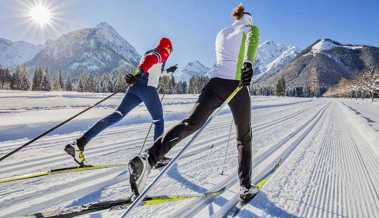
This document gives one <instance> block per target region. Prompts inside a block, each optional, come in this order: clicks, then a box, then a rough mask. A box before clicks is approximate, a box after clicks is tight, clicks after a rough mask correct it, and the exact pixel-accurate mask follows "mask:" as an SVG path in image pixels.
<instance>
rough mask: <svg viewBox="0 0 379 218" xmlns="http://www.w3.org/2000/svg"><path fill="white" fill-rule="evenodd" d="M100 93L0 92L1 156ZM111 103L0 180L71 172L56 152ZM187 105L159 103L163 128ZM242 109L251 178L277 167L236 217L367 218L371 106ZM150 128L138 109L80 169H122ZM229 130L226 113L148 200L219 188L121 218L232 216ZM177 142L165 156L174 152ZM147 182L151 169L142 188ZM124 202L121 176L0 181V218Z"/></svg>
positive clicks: (110, 172) (372, 159) (91, 149)
mask: <svg viewBox="0 0 379 218" xmlns="http://www.w3.org/2000/svg"><path fill="white" fill-rule="evenodd" d="M106 95H107V94H93V93H69V92H66V93H65V92H50V93H43V92H15V91H0V154H1V156H2V155H4V154H5V153H7V152H9V151H11V150H12V149H14V148H16V147H17V146H20V145H22V144H23V143H25V142H26V141H27V140H28V139H31V138H33V137H34V136H36V135H38V134H39V133H41V132H42V131H43V130H46V129H48V128H49V127H52V126H54V125H56V124H57V123H59V122H61V121H63V120H64V119H65V118H67V117H69V116H70V115H73V114H75V113H77V112H79V111H80V110H83V109H84V108H85V107H87V106H90V105H91V104H93V103H95V102H96V101H98V100H100V99H101V98H102V97H105V96H106ZM121 97H122V95H121V94H120V95H117V96H115V97H114V98H112V99H110V100H109V101H107V102H105V103H104V104H102V105H100V106H99V107H97V108H95V109H93V110H91V111H90V112H88V113H87V114H85V115H83V116H81V117H79V118H78V119H76V120H75V121H73V122H72V123H69V124H67V125H65V126H64V127H62V128H61V129H59V130H57V131H55V132H53V133H52V134H50V135H49V136H47V137H44V138H42V139H41V140H39V141H37V142H35V143H34V144H32V145H31V146H29V147H27V148H25V149H23V150H22V151H21V152H19V153H17V154H16V155H14V156H12V157H10V158H9V159H6V160H4V161H2V162H0V178H4V177H8V176H13V175H22V174H25V173H32V172H36V171H40V170H47V169H51V168H55V167H63V166H72V165H73V164H74V163H73V161H72V160H71V159H70V158H69V157H68V156H66V155H65V154H64V152H63V147H64V145H65V144H66V143H68V142H70V141H72V140H73V139H75V137H77V136H78V135H79V134H80V133H81V132H82V131H83V130H85V129H86V128H88V127H89V126H90V125H91V124H92V123H93V122H94V121H96V120H97V119H99V118H101V117H103V116H104V115H106V114H108V113H110V112H112V110H113V109H114V108H115V107H116V106H117V104H118V102H119V101H120V99H121ZM196 98H197V96H193V95H183V96H180V95H176V96H175V95H173V96H166V97H165V99H164V102H163V105H164V112H165V117H166V129H168V128H170V126H172V125H174V124H175V123H177V122H178V121H180V120H181V119H183V118H185V116H186V114H188V112H190V110H191V107H192V105H193V104H194V103H195V101H196ZM252 102H253V105H252V113H253V120H252V127H253V146H254V163H253V165H254V170H253V175H254V178H259V177H260V176H262V175H263V174H265V173H266V172H267V171H269V170H270V169H271V167H272V166H273V164H275V163H276V162H277V161H278V160H279V159H280V160H281V161H282V164H281V166H280V167H279V169H278V170H277V171H276V172H275V173H274V175H273V176H272V177H271V179H270V180H269V182H268V183H267V184H266V185H265V186H264V188H263V191H262V192H261V193H259V194H258V196H257V197H256V198H255V199H254V200H252V201H251V202H250V203H249V204H248V205H246V206H245V207H244V208H243V209H242V210H241V211H240V213H239V214H238V215H237V217H244V218H246V217H315V218H316V217H317V218H318V217H359V218H360V217H370V218H375V217H379V104H378V103H373V104H372V103H371V102H369V101H361V100H360V101H358V102H357V101H355V100H347V99H316V98H314V99H305V98H304V99H302V98H283V97H259V96H258V97H252ZM150 121H151V120H150V117H149V115H148V113H147V111H146V110H145V108H144V106H139V107H138V108H137V109H135V110H134V111H133V112H132V113H131V114H129V115H128V117H127V118H126V119H125V120H124V121H122V122H120V123H119V124H117V125H116V126H114V127H112V128H109V129H108V130H106V131H105V132H103V133H102V134H101V135H99V136H98V137H97V138H96V139H95V140H93V141H92V142H91V143H90V144H89V146H88V149H87V152H86V153H87V159H88V160H89V163H91V164H126V163H127V162H128V160H129V159H130V158H132V157H133V156H134V155H136V154H137V153H138V152H139V150H140V146H141V145H142V142H143V140H144V137H145V135H146V133H147V129H148V127H149V125H150ZM231 121H232V117H231V114H230V111H229V110H228V109H227V108H226V109H224V110H223V111H222V112H221V113H220V114H219V115H218V116H217V117H216V119H214V120H213V122H212V123H211V124H210V125H209V126H208V127H207V128H206V129H205V130H204V132H203V133H202V134H201V135H200V137H199V138H198V140H196V141H195V143H194V144H193V145H192V146H191V147H190V148H189V150H187V151H186V152H185V153H184V155H183V157H182V158H180V159H179V160H178V161H177V163H176V164H175V165H174V167H173V168H172V169H171V170H170V171H169V172H168V174H167V175H165V176H164V177H163V178H162V179H161V180H160V182H159V183H158V184H157V185H156V186H155V187H154V188H153V190H152V191H151V192H150V193H149V194H150V195H155V194H165V195H170V194H174V195H178V194H180V195H182V194H183V195H186V194H197V193H204V192H207V191H212V190H217V189H218V188H219V187H222V186H226V187H227V190H226V191H225V192H224V193H223V194H221V195H220V196H218V197H208V198H205V197H203V198H197V199H193V200H187V201H180V202H172V203H167V204H161V205H156V206H142V207H138V208H136V209H135V210H134V211H133V213H132V214H131V216H130V217H223V216H224V215H225V213H226V212H227V211H228V209H230V208H233V206H234V205H235V203H236V202H237V201H236V200H237V197H238V191H239V185H238V178H237V175H236V170H237V151H236V148H235V135H234V129H233V134H232V137H231V140H232V141H231V146H230V147H229V149H228V150H227V151H226V146H227V144H228V143H227V141H228V133H229V129H230V125H231ZM151 138H152V136H150V137H149V141H148V145H149V146H150V145H151V140H152V139H151ZM185 141H187V140H185ZM185 141H184V142H183V143H180V144H179V145H178V146H176V147H175V148H174V149H172V150H171V151H170V153H169V155H168V156H173V155H175V154H176V153H177V152H178V151H179V149H180V148H181V147H182V146H183V145H184V144H185ZM225 152H227V153H226V154H227V158H226V162H225V163H224V155H225ZM222 170H223V171H224V174H223V175H220V172H221V171H222ZM158 173H159V171H158V170H153V171H152V174H151V176H150V179H152V178H153V177H154V176H156V175H157V174H158ZM129 195H130V188H129V184H128V172H127V170H126V167H119V168H112V169H102V170H96V171H87V172H80V173H70V174H60V175H54V176H49V177H40V178H34V179H29V180H24V181H18V182H11V183H4V184H0V217H22V216H23V215H28V214H33V213H35V212H38V211H41V210H52V209H58V208H64V207H70V206H74V205H81V204H85V203H91V202H97V201H101V200H111V199H119V198H125V197H128V196H129ZM121 213H122V211H121V210H111V211H103V212H97V213H93V214H91V215H87V216H83V217H119V216H120V214H121Z"/></svg>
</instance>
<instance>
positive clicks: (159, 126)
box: [65, 38, 177, 165]
mask: <svg viewBox="0 0 379 218" xmlns="http://www.w3.org/2000/svg"><path fill="white" fill-rule="evenodd" d="M172 51H173V47H172V43H171V41H170V39H168V38H161V39H160V41H159V44H158V46H157V47H156V48H154V49H152V50H149V51H147V52H146V53H145V55H144V56H143V57H142V59H141V61H140V64H139V65H138V67H137V72H136V74H132V73H129V74H127V75H126V76H125V80H126V82H127V83H128V84H130V88H129V89H128V91H127V92H126V94H125V96H124V98H123V100H122V102H121V104H120V105H119V106H118V107H117V109H116V110H115V111H114V112H113V113H112V114H110V115H108V116H107V117H105V118H103V119H101V120H99V121H98V122H97V123H96V124H95V125H93V126H92V127H91V128H90V129H89V130H87V131H86V132H85V133H84V134H83V135H82V136H81V137H79V138H78V139H76V140H75V141H74V142H73V143H70V144H68V145H66V147H65V151H66V153H68V154H69V155H70V156H72V157H73V158H74V159H75V161H76V162H78V163H80V164H81V165H83V164H84V161H85V157H84V148H85V146H86V145H87V143H88V142H89V141H90V140H91V139H93V138H94V137H95V136H96V135H97V134H99V133H100V132H101V131H103V130H104V129H106V128H108V127H109V126H111V125H113V124H115V123H117V122H118V121H120V120H121V119H122V118H124V117H125V116H126V115H127V114H128V113H129V112H130V111H131V110H132V109H134V108H135V107H136V106H138V105H139V104H140V103H141V102H144V104H145V105H146V107H147V110H148V111H149V113H150V115H151V117H152V118H153V123H154V140H155V139H157V138H158V137H159V136H161V135H162V134H163V131H164V120H163V110H162V103H161V101H160V99H159V95H158V92H157V87H158V84H159V78H160V77H161V76H162V75H170V74H169V73H174V72H175V71H176V69H177V66H171V67H169V68H167V69H166V70H164V66H165V63H166V61H167V59H168V58H169V56H170V54H171V53H172ZM160 165H161V164H160Z"/></svg>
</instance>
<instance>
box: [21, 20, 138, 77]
mask: <svg viewBox="0 0 379 218" xmlns="http://www.w3.org/2000/svg"><path fill="white" fill-rule="evenodd" d="M139 59H140V55H139V54H138V53H137V51H136V49H135V48H134V47H133V46H132V45H130V44H129V43H128V42H127V41H126V40H125V39H123V38H122V36H120V35H119V34H118V33H117V32H116V30H115V29H114V28H113V27H112V26H110V25H109V24H107V23H100V24H98V25H97V26H96V27H95V28H86V29H81V30H77V31H73V32H70V33H68V34H65V35H63V36H61V37H60V38H59V39H57V40H54V41H47V42H46V44H45V48H44V49H43V50H42V51H41V52H39V53H38V54H37V55H36V56H35V57H34V58H33V59H32V60H30V61H28V62H27V67H29V68H36V67H39V66H43V67H47V68H48V69H49V71H50V72H55V71H62V72H64V73H66V74H70V75H71V76H72V77H73V78H75V77H78V76H79V74H80V73H82V72H87V73H107V72H113V71H116V70H125V69H127V70H129V69H131V68H134V67H135V66H136V65H137V64H138V62H139Z"/></svg>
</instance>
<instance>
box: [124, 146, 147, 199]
mask: <svg viewBox="0 0 379 218" xmlns="http://www.w3.org/2000/svg"><path fill="white" fill-rule="evenodd" d="M128 169H129V174H130V177H129V181H130V187H131V189H132V192H133V194H134V196H136V197H137V196H139V195H140V191H142V190H143V189H144V187H145V184H146V180H147V178H148V177H149V173H150V171H151V165H150V163H149V155H148V154H147V153H142V154H141V155H138V156H136V157H134V158H133V159H132V160H131V161H129V163H128Z"/></svg>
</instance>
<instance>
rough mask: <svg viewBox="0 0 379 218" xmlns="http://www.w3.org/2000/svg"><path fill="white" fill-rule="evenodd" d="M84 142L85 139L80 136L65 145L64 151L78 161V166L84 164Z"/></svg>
mask: <svg viewBox="0 0 379 218" xmlns="http://www.w3.org/2000/svg"><path fill="white" fill-rule="evenodd" d="M85 144H86V140H85V139H84V137H80V138H79V139H77V140H76V141H74V142H72V143H70V144H68V145H66V146H65V148H64V151H65V152H66V153H67V154H68V155H70V156H71V157H72V158H74V161H75V162H76V163H78V164H79V165H80V166H85V163H84V162H85V161H86V158H85V156H84V146H85Z"/></svg>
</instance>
